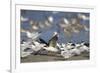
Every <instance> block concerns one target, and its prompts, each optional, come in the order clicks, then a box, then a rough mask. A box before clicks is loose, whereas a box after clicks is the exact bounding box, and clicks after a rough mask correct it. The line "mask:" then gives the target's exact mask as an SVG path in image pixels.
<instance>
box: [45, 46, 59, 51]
mask: <svg viewBox="0 0 100 73" xmlns="http://www.w3.org/2000/svg"><path fill="white" fill-rule="evenodd" d="M43 49H45V50H47V51H52V52H58V49H57V48H54V47H51V46H50V47H43Z"/></svg>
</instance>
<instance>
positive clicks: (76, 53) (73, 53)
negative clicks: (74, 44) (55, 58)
mask: <svg viewBox="0 0 100 73" xmlns="http://www.w3.org/2000/svg"><path fill="white" fill-rule="evenodd" d="M70 53H71V54H72V55H73V56H74V55H80V54H81V52H80V50H79V49H77V48H74V49H71V50H70Z"/></svg>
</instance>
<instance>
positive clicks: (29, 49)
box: [21, 41, 89, 59]
mask: <svg viewBox="0 0 100 73" xmlns="http://www.w3.org/2000/svg"><path fill="white" fill-rule="evenodd" d="M42 49H44V50H45V51H51V52H55V53H57V52H59V51H60V54H61V56H62V57H63V58H65V59H67V58H70V57H72V56H76V55H80V54H81V53H82V52H89V47H88V46H86V45H84V43H81V44H74V45H73V43H67V44H63V43H62V44H61V45H60V44H59V43H57V48H54V47H51V46H46V44H42V43H39V42H37V41H32V42H23V43H22V44H21V57H27V56H29V55H31V54H32V53H37V52H38V51H40V50H42Z"/></svg>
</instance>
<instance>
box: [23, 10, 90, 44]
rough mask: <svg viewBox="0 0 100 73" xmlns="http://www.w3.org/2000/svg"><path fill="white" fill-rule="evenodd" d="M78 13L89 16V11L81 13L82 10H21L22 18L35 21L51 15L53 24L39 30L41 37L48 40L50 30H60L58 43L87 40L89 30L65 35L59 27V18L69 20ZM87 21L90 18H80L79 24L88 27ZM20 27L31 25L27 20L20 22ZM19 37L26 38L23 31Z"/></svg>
mask: <svg viewBox="0 0 100 73" xmlns="http://www.w3.org/2000/svg"><path fill="white" fill-rule="evenodd" d="M78 14H83V15H85V16H87V17H89V16H90V15H89V13H84V12H83V13H82V12H62V11H60V12H55V11H39V10H38V11H36V10H21V16H22V17H24V18H28V19H29V20H35V21H44V20H46V19H47V17H48V16H52V17H53V19H54V20H53V26H52V27H50V28H47V29H40V30H39V31H41V32H42V35H41V36H42V37H43V38H45V40H48V37H50V36H51V34H52V32H54V31H58V30H60V33H59V39H58V42H59V43H66V42H70V41H71V42H73V43H78V42H81V41H86V42H89V31H84V30H82V31H80V33H78V34H76V33H73V34H72V36H71V37H68V36H66V35H65V34H64V33H63V31H62V30H61V29H59V22H60V20H61V18H63V17H65V18H67V19H68V20H69V21H70V20H71V18H76V17H77V15H78ZM89 21H90V20H80V22H81V24H84V25H86V26H87V27H88V28H89ZM21 29H25V30H30V29H31V26H30V24H29V21H26V22H21ZM21 39H27V37H26V35H25V34H24V33H21Z"/></svg>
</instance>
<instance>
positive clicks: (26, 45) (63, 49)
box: [20, 15, 89, 59]
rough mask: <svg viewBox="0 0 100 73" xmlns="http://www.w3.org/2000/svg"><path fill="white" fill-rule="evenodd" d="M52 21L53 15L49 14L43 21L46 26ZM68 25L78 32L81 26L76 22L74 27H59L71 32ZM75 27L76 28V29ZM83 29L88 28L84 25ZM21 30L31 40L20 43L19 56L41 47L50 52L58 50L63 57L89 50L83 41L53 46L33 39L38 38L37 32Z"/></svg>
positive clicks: (36, 50)
mask: <svg viewBox="0 0 100 73" xmlns="http://www.w3.org/2000/svg"><path fill="white" fill-rule="evenodd" d="M78 16H79V17H80V18H82V19H86V20H88V19H89V18H88V17H85V16H84V15H78ZM21 21H22V22H24V21H28V19H27V18H23V17H21ZM63 21H64V24H69V21H68V20H67V19H66V18H64V19H63ZM52 22H53V17H51V16H50V17H48V21H45V24H46V25H47V26H49V25H51V24H52ZM73 23H74V21H73ZM30 24H33V22H30ZM68 26H70V27H71V28H72V27H73V30H74V32H78V31H79V30H80V28H81V27H83V26H80V25H78V24H77V27H76V25H75V27H74V26H72V25H63V24H61V27H64V29H65V32H66V33H67V32H69V33H70V32H71V30H70V31H69V29H70V28H69V27H68ZM37 27H38V26H37ZM41 27H44V26H41ZM33 28H34V29H36V27H35V25H33ZM74 28H75V29H74ZM76 28H78V29H76ZM84 29H87V30H88V28H86V27H85V26H84ZM21 32H25V33H26V34H27V36H28V38H30V39H31V41H27V42H23V43H21V51H20V52H21V57H27V56H29V55H30V54H32V53H37V52H38V51H40V50H41V49H45V50H46V51H51V52H58V51H59V50H60V54H61V56H62V57H64V58H65V59H66V58H70V57H72V56H75V55H80V54H81V53H82V52H85V51H86V52H89V46H86V45H84V43H80V44H74V45H73V43H67V44H63V43H62V44H59V43H57V48H54V47H51V46H46V44H42V43H39V42H37V41H36V40H35V39H36V38H38V36H39V35H40V34H39V33H38V32H37V33H33V32H32V33H30V32H29V31H25V30H23V31H21Z"/></svg>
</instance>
